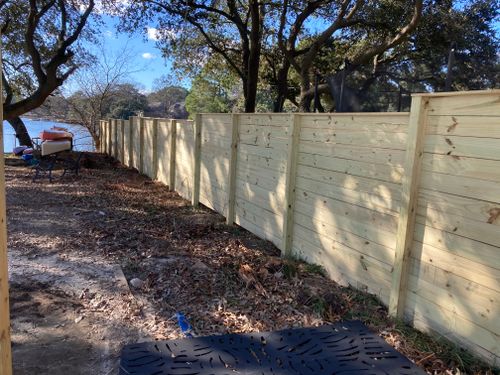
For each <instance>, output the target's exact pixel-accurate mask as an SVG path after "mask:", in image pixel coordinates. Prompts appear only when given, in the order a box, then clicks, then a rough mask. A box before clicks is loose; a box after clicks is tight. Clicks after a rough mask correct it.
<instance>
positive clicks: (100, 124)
mask: <svg viewBox="0 0 500 375" xmlns="http://www.w3.org/2000/svg"><path fill="white" fill-rule="evenodd" d="M103 129H104V126H103V125H102V120H99V152H100V153H102V138H103V137H102V132H103Z"/></svg>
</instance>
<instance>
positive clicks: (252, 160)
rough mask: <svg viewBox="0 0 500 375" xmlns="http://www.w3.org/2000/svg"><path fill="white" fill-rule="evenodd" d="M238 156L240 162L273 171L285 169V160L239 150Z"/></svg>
mask: <svg viewBox="0 0 500 375" xmlns="http://www.w3.org/2000/svg"><path fill="white" fill-rule="evenodd" d="M238 158H239V159H240V160H241V164H246V165H252V166H255V167H256V168H264V169H267V170H271V171H273V172H275V173H276V172H277V173H285V171H286V160H279V159H278V160H276V159H271V158H268V157H265V156H260V155H255V154H248V153H245V152H242V151H241V150H239V151H238Z"/></svg>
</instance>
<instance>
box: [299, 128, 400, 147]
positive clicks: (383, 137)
mask: <svg viewBox="0 0 500 375" xmlns="http://www.w3.org/2000/svg"><path fill="white" fill-rule="evenodd" d="M300 139H301V141H305V142H313V143H326V144H333V145H352V146H358V147H368V148H372V147H376V148H381V149H391V150H403V151H404V150H405V149H406V141H407V133H393V132H383V131H365V132H359V131H348V130H330V129H314V128H303V129H302V131H301V133H300Z"/></svg>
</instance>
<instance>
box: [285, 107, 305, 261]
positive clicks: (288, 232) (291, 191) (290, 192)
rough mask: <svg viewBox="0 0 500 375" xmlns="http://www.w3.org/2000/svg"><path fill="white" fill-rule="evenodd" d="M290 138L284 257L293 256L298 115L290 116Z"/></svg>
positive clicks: (298, 135) (287, 164) (287, 163)
mask: <svg viewBox="0 0 500 375" xmlns="http://www.w3.org/2000/svg"><path fill="white" fill-rule="evenodd" d="M290 118H291V119H290V128H289V132H288V133H289V137H288V139H287V143H288V149H287V162H286V171H285V186H284V187H283V189H284V191H285V204H284V207H283V209H284V212H283V216H284V222H283V231H282V232H283V241H282V245H281V251H282V255H283V256H285V257H289V256H291V250H292V241H293V215H294V212H295V184H296V181H297V178H296V174H297V154H298V152H299V139H300V125H301V116H300V115H297V114H291V115H290Z"/></svg>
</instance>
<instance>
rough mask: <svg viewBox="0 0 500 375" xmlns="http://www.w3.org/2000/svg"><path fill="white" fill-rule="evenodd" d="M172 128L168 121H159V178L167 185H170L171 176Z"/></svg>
mask: <svg viewBox="0 0 500 375" xmlns="http://www.w3.org/2000/svg"><path fill="white" fill-rule="evenodd" d="M171 136H172V128H171V126H170V122H169V121H168V120H163V119H159V120H158V133H157V155H158V173H157V178H158V180H159V181H160V182H162V183H164V184H165V185H168V184H169V175H170V151H171V150H170V142H171V141H170V137H171Z"/></svg>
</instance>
